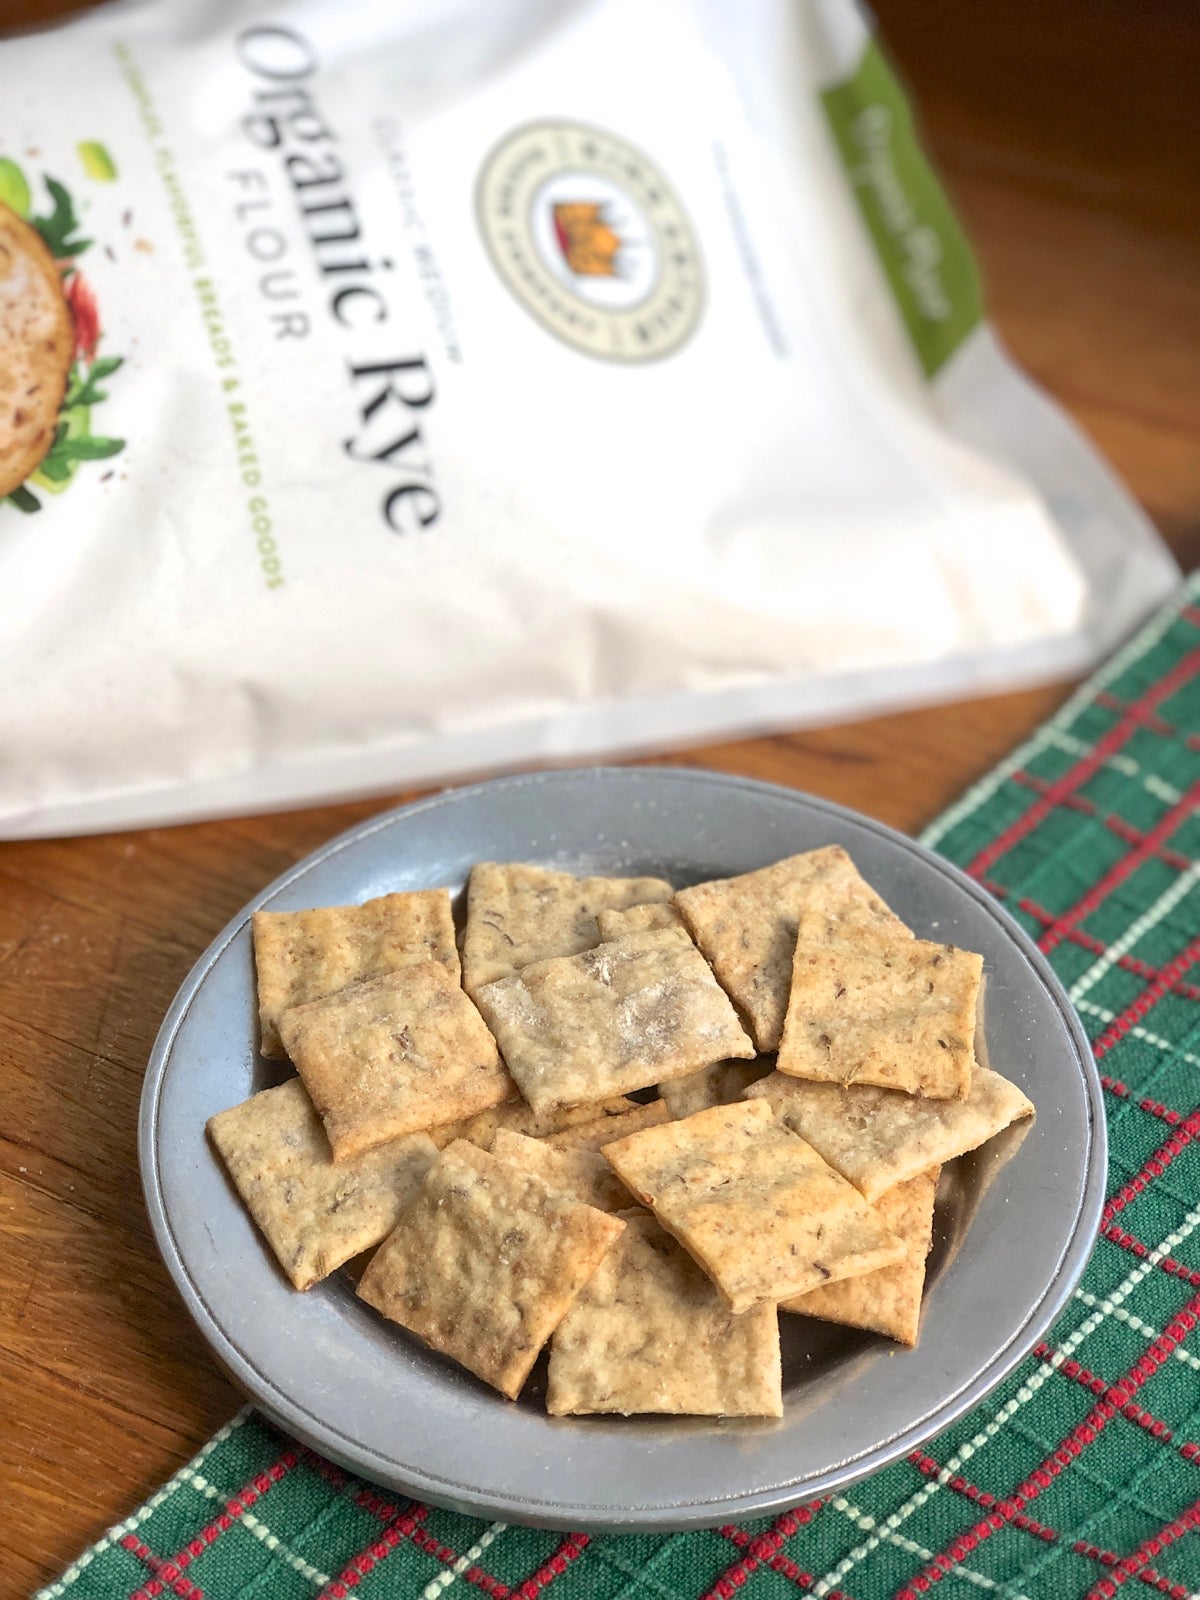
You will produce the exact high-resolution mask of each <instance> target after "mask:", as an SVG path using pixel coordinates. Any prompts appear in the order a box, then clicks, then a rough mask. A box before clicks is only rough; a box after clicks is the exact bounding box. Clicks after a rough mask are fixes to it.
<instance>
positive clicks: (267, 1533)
mask: <svg viewBox="0 0 1200 1600" xmlns="http://www.w3.org/2000/svg"><path fill="white" fill-rule="evenodd" d="M180 1471H181V1473H182V1475H183V1477H184V1478H186V1479H187V1481H188V1483H190V1484H191V1486H192V1488H193V1489H195V1490H196V1492H197V1493H198V1494H202V1495H203V1496H204V1498H205V1499H206V1500H222V1499H224V1498H226V1497H225V1496H224V1495H222V1493H221V1491H220V1489H218V1488H217V1486H216V1484H215V1483H209V1481H208V1479H207V1478H205V1477H203V1476H202V1475H201V1474H200V1473H199V1472H197V1471H196V1470H195V1468H193V1467H182V1468H180ZM237 1520H238V1523H239V1525H240V1526H241V1527H243V1528H245V1530H246V1532H247V1533H252V1534H253V1535H254V1537H255V1538H256V1539H258V1540H259V1541H260V1542H261V1543H262V1544H265V1545H266V1547H267V1549H268V1550H269V1551H270V1552H271V1554H272V1555H276V1556H280V1557H281V1558H282V1559H283V1560H284V1561H286V1562H287V1564H288V1566H289V1567H291V1569H292V1571H293V1572H298V1573H299V1574H300V1576H301V1577H302V1578H307V1579H308V1581H309V1583H311V1584H313V1585H315V1587H316V1588H318V1589H323V1588H324V1587H325V1586H326V1584H329V1583H332V1582H333V1577H332V1575H331V1574H330V1573H328V1572H322V1571H320V1569H319V1568H317V1567H314V1566H313V1565H312V1563H311V1562H309V1561H306V1560H305V1559H304V1557H303V1556H302V1555H298V1554H297V1552H296V1551H295V1550H293V1549H292V1547H291V1546H290V1545H288V1544H285V1543H284V1542H283V1540H282V1539H281V1538H280V1537H279V1535H278V1534H277V1533H272V1532H271V1530H270V1528H268V1527H267V1525H266V1523H265V1522H262V1521H260V1519H259V1518H258V1517H256V1516H255V1515H254V1513H253V1511H243V1512H242V1513H241V1515H240V1516H239V1517H238V1519H237Z"/></svg>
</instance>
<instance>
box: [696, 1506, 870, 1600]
mask: <svg viewBox="0 0 1200 1600" xmlns="http://www.w3.org/2000/svg"><path fill="white" fill-rule="evenodd" d="M825 1503H826V1502H825V1501H824V1500H812V1501H810V1502H809V1504H808V1505H806V1506H797V1507H796V1508H795V1509H794V1510H792V1511H785V1512H784V1513H783V1515H782V1516H781V1517H776V1518H775V1521H774V1522H773V1523H772V1524H771V1526H770V1527H769V1528H768V1529H767V1531H766V1533H760V1534H757V1535H755V1536H754V1537H753V1538H752V1537H751V1536H750V1534H748V1533H747V1532H746V1531H745V1530H744V1529H743V1528H738V1527H735V1526H734V1525H733V1524H732V1523H726V1525H725V1526H724V1527H723V1528H720V1529H718V1532H719V1533H720V1534H721V1536H722V1538H725V1539H728V1540H729V1541H730V1542H731V1543H732V1544H735V1545H737V1546H738V1548H739V1549H741V1550H744V1551H745V1554H744V1555H743V1556H742V1557H741V1558H740V1559H739V1560H737V1561H735V1562H734V1563H733V1564H732V1565H731V1566H728V1567H726V1569H725V1571H724V1572H723V1573H722V1574H721V1576H720V1577H719V1578H718V1579H717V1581H716V1583H714V1584H713V1586H712V1588H711V1589H706V1590H705V1591H704V1593H703V1595H701V1597H700V1600H733V1596H734V1595H736V1594H737V1591H738V1590H739V1589H740V1588H741V1587H742V1585H743V1584H744V1583H745V1582H746V1580H747V1579H748V1578H749V1576H750V1574H751V1573H752V1572H757V1570H758V1568H759V1567H761V1566H768V1567H771V1568H772V1569H773V1570H774V1571H775V1572H778V1573H781V1574H782V1576H784V1577H786V1578H788V1579H790V1581H791V1582H792V1583H794V1584H796V1586H797V1587H798V1588H800V1589H810V1588H811V1587H812V1585H813V1583H814V1581H815V1580H814V1578H813V1575H812V1573H811V1572H803V1571H801V1569H800V1568H799V1567H798V1566H796V1564H795V1562H794V1561H789V1560H788V1558H787V1557H786V1556H783V1557H781V1556H780V1551H781V1550H782V1548H783V1546H784V1545H785V1544H786V1543H787V1541H788V1540H789V1539H790V1538H791V1537H792V1535H793V1534H794V1533H799V1531H800V1529H801V1528H803V1527H804V1526H805V1525H806V1524H807V1523H809V1522H811V1521H812V1519H813V1517H814V1516H815V1515H816V1513H817V1512H818V1511H819V1510H820V1509H821V1507H822V1506H823V1505H825ZM830 1596H831V1600H849V1597H848V1596H844V1595H843V1594H842V1591H841V1590H840V1589H833V1590H831V1591H830Z"/></svg>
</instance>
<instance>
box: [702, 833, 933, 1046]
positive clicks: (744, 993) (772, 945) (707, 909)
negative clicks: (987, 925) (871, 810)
mask: <svg viewBox="0 0 1200 1600" xmlns="http://www.w3.org/2000/svg"><path fill="white" fill-rule="evenodd" d="M675 905H676V907H677V908H678V909H679V911H680V913H681V914H682V916H683V920H684V921H685V922H686V923H687V926H688V930H689V932H690V933H691V935H692V938H693V939H695V941H696V943H697V944H698V945H699V946H700V948H701V950H703V952H704V954H705V955H706V956H707V957H708V959H709V961H710V962H711V963H712V967H713V971H714V972H715V973H716V975H717V977H718V978H719V979H720V980H721V984H722V987H723V988H724V989H725V991H726V993H727V994H729V995H730V997H731V998H732V999H733V1001H734V1003H735V1004H736V1005H737V1007H738V1009H739V1010H740V1011H741V1013H742V1015H743V1016H744V1017H745V1018H746V1019H747V1022H748V1024H749V1028H750V1032H751V1033H752V1034H753V1036H754V1042H755V1044H756V1045H757V1046H758V1048H759V1050H774V1049H776V1048H777V1047H778V1044H779V1038H780V1035H781V1033H782V1032H783V1018H784V1013H785V1012H786V1011H787V1004H788V993H789V990H790V987H791V979H792V956H793V955H794V953H795V949H796V923H797V920H798V918H799V916H800V914H801V912H803V911H819V912H823V913H825V914H826V915H828V916H833V917H837V918H839V919H841V920H842V921H843V922H844V923H845V924H846V926H847V930H848V931H851V930H853V931H855V932H859V931H862V932H866V933H867V934H869V933H870V932H872V931H883V932H891V933H894V934H895V935H896V936H897V937H898V938H901V939H903V938H906V937H908V938H911V934H910V933H909V931H908V929H907V928H906V927H905V926H904V924H903V922H901V920H900V918H899V917H897V916H896V915H895V913H894V912H892V911H891V910H889V908H888V907H887V906H886V905H885V904H884V902H883V901H882V900H881V899H880V897H879V895H877V894H876V893H875V891H874V889H872V887H871V885H870V884H869V883H867V881H866V879H865V878H863V877H862V876H861V875H860V874H859V871H858V869H857V867H856V866H855V865H854V863H853V861H851V859H850V857H849V856H848V855H847V854H846V852H845V851H844V850H843V849H842V847H841V846H840V845H826V846H825V847H824V848H822V849H820V850H807V851H805V852H804V854H803V855H798V856H788V857H787V858H786V859H785V860H783V861H776V862H775V863H774V865H772V866H769V867H760V868H759V869H758V870H757V871H755V872H746V873H742V874H741V876H740V877H736V878H717V879H714V880H713V881H712V882H710V883H698V884H696V885H695V886H694V887H693V888H690V889H681V890H680V891H679V893H678V894H677V895H676V896H675Z"/></svg>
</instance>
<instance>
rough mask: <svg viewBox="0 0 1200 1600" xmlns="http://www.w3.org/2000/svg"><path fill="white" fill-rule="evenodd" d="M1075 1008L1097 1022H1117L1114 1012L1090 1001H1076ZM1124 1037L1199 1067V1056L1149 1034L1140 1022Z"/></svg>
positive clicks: (1160, 1035) (1170, 1041) (1148, 1030)
mask: <svg viewBox="0 0 1200 1600" xmlns="http://www.w3.org/2000/svg"><path fill="white" fill-rule="evenodd" d="M1075 1007H1076V1010H1078V1011H1086V1012H1087V1014H1088V1016H1089V1017H1095V1018H1096V1019H1097V1021H1099V1022H1104V1023H1109V1022H1115V1021H1116V1020H1117V1013H1116V1012H1115V1011H1109V1010H1108V1008H1107V1007H1106V1006H1098V1005H1096V1004H1095V1003H1094V1001H1091V1000H1076V1002H1075ZM1126 1036H1127V1037H1128V1038H1130V1039H1140V1040H1141V1041H1142V1043H1143V1044H1152V1045H1153V1046H1154V1048H1155V1049H1156V1050H1162V1051H1163V1052H1164V1053H1165V1054H1166V1055H1172V1056H1174V1057H1175V1059H1176V1060H1177V1061H1186V1062H1187V1064H1188V1066H1189V1067H1200V1056H1197V1055H1193V1054H1192V1052H1191V1051H1190V1050H1184V1049H1183V1048H1182V1047H1181V1046H1180V1045H1178V1044H1176V1043H1175V1042H1174V1041H1173V1040H1171V1039H1164V1038H1163V1036H1162V1034H1161V1033H1151V1032H1150V1029H1149V1028H1143V1027H1142V1025H1141V1023H1140V1022H1139V1023H1135V1024H1134V1026H1133V1027H1132V1028H1128V1029H1126Z"/></svg>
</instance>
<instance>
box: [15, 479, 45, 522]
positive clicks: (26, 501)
mask: <svg viewBox="0 0 1200 1600" xmlns="http://www.w3.org/2000/svg"><path fill="white" fill-rule="evenodd" d="M6 503H7V504H8V505H10V506H16V508H17V510H18V511H23V512H24V513H25V514H26V516H29V515H31V514H32V513H33V512H35V511H40V510H41V509H42V502H41V501H40V500H39V499H38V497H37V496H36V495H33V494H30V492H29V490H28V489H26V488H25V487H24V486H22V487H21V488H19V489H14V490H13V492H12V493H11V494H10V495H8V496H7V497H6Z"/></svg>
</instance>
